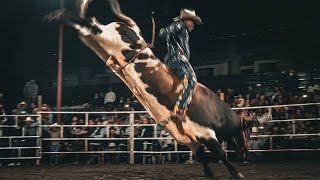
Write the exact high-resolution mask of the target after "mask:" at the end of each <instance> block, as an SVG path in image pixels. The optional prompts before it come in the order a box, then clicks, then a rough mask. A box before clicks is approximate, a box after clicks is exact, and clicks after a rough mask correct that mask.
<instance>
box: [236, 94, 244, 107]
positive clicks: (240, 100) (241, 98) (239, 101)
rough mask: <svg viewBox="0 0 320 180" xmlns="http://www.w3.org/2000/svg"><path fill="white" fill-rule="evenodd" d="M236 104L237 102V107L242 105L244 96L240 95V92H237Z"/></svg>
mask: <svg viewBox="0 0 320 180" xmlns="http://www.w3.org/2000/svg"><path fill="white" fill-rule="evenodd" d="M236 104H237V107H243V106H244V98H243V97H242V94H239V96H238V98H237V102H236Z"/></svg>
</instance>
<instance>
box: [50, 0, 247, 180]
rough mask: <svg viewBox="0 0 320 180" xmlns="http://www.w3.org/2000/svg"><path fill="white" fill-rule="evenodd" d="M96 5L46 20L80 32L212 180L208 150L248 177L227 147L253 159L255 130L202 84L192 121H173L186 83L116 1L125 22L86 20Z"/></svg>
mask: <svg viewBox="0 0 320 180" xmlns="http://www.w3.org/2000/svg"><path fill="white" fill-rule="evenodd" d="M91 1H92V0H80V1H79V2H78V4H77V6H76V7H78V10H79V12H78V13H74V12H72V11H67V10H66V9H60V10H57V11H55V12H53V13H51V14H49V15H47V16H46V19H47V20H49V21H50V22H52V21H55V22H59V23H63V24H65V25H69V26H71V27H73V28H75V29H76V30H77V31H78V32H79V38H80V39H81V41H82V42H83V43H84V44H85V45H86V46H87V47H89V48H90V49H91V50H93V51H94V52H95V53H96V54H97V55H98V56H99V57H100V58H101V59H102V60H103V61H104V62H105V63H106V65H107V66H109V67H110V68H111V69H112V70H113V72H114V73H115V74H116V75H117V76H119V77H120V79H121V80H122V81H123V82H124V83H125V84H126V85H127V86H128V87H129V88H130V90H131V91H132V92H133V94H134V95H135V96H136V97H137V99H138V100H139V101H140V103H141V104H142V105H143V107H144V108H145V109H146V110H147V111H148V112H149V113H150V115H151V116H152V117H153V118H154V119H155V121H156V122H157V123H158V124H160V125H162V126H163V128H165V130H166V131H168V132H169V133H170V134H171V135H172V136H173V138H174V139H175V140H176V141H177V142H179V143H182V144H185V145H187V146H188V147H190V149H191V150H192V151H193V153H194V154H195V155H196V157H197V159H198V161H200V162H201V163H202V164H203V167H204V174H205V176H206V177H214V175H213V172H212V171H211V169H210V168H209V166H208V163H209V158H208V155H207V154H206V153H205V147H206V148H207V149H208V150H210V151H211V152H212V153H215V154H216V155H217V157H218V158H219V159H220V160H222V162H223V163H224V164H225V166H226V167H227V168H228V170H229V172H230V174H231V175H232V176H233V178H238V179H241V178H244V176H243V175H242V174H241V173H240V172H239V171H238V170H237V169H236V167H235V166H233V165H232V164H231V163H230V161H229V160H228V158H227V156H226V153H225V152H224V150H223V149H222V146H221V142H223V141H226V142H227V143H228V144H232V145H233V147H235V151H236V152H237V153H238V154H239V155H240V156H243V155H244V154H246V153H248V146H247V143H246V142H247V139H248V138H249V137H250V133H251V126H250V124H249V125H248V123H247V122H245V121H242V120H241V118H240V116H239V115H238V114H236V113H235V112H234V111H233V110H232V109H231V108H230V107H229V106H228V105H227V104H226V103H225V102H223V101H222V100H220V98H219V97H218V96H217V95H216V94H215V93H213V92H212V91H211V90H210V89H208V88H207V87H205V86H204V85H202V84H200V83H197V84H196V86H195V88H194V94H193V97H192V101H191V103H190V105H189V108H188V110H187V112H186V115H185V116H183V117H181V116H180V117H179V116H172V111H173V108H174V105H175V102H176V100H177V98H178V95H179V94H180V91H181V90H182V83H181V81H180V79H179V78H178V77H177V76H176V75H174V74H173V72H171V71H170V70H169V69H168V68H167V66H166V65H165V64H164V63H163V62H162V61H161V60H160V59H159V58H157V57H156V56H155V55H154V54H153V52H152V50H151V48H150V47H149V46H148V43H146V41H145V40H144V39H143V37H142V36H141V32H140V29H139V27H138V25H137V24H136V22H135V21H134V20H133V19H131V18H130V17H128V16H127V15H125V14H124V13H122V11H121V9H120V5H119V3H118V2H117V1H116V0H109V1H108V2H109V4H110V6H111V10H112V12H113V13H114V14H115V16H116V17H117V18H119V19H120V20H121V22H112V23H110V24H107V25H103V24H101V23H99V22H98V21H97V20H96V19H95V18H94V17H92V18H88V17H86V12H87V9H88V6H89V4H90V2H91Z"/></svg>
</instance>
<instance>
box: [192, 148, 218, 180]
mask: <svg viewBox="0 0 320 180" xmlns="http://www.w3.org/2000/svg"><path fill="white" fill-rule="evenodd" d="M195 155H196V157H197V158H198V160H199V161H200V162H201V163H202V166H203V170H204V176H205V177H209V178H214V174H213V172H212V170H211V169H210V167H209V165H208V163H209V158H208V157H207V156H208V155H206V153H205V147H204V146H203V145H201V146H199V148H198V149H197V151H196V152H195Z"/></svg>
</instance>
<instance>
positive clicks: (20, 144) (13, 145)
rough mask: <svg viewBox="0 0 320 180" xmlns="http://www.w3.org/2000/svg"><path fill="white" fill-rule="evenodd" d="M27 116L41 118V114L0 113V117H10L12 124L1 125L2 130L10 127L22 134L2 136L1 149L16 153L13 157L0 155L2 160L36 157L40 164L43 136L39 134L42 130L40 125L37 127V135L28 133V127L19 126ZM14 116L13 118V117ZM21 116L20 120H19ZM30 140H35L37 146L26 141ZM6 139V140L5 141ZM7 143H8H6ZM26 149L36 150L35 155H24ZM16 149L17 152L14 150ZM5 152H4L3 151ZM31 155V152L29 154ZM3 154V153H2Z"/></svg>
mask: <svg viewBox="0 0 320 180" xmlns="http://www.w3.org/2000/svg"><path fill="white" fill-rule="evenodd" d="M26 117H35V118H36V119H38V120H39V118H40V115H0V118H2V119H4V118H9V121H10V122H9V124H12V125H3V124H1V125H0V128H1V130H2V131H3V130H4V129H5V128H10V129H14V131H17V130H19V133H21V135H10V136H8V135H7V134H4V135H5V136H0V140H1V147H0V151H3V150H7V151H8V150H9V151H10V152H9V154H11V155H12V154H16V156H12V157H0V160H29V159H34V160H36V164H37V165H39V164H40V159H41V137H40V135H39V132H40V127H35V128H36V134H35V135H30V136H29V135H26V133H25V132H26V127H24V126H22V127H20V126H19V123H20V122H19V121H21V118H26ZM12 118H13V119H12ZM19 118H20V120H19ZM30 140H33V141H34V142H35V143H31V144H35V146H34V145H33V146H32V145H31V146H28V145H30V144H28V143H26V142H29V141H30ZM4 141H6V142H4ZM5 144H6V145H5ZM25 150H34V151H35V152H34V154H35V156H23V155H24V153H23V151H25ZM13 151H16V152H13ZM2 153H3V152H2ZM28 155H29V154H28ZM2 156H3V155H2Z"/></svg>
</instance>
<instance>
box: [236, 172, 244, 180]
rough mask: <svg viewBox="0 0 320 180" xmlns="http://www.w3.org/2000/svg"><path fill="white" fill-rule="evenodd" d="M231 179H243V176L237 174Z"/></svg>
mask: <svg viewBox="0 0 320 180" xmlns="http://www.w3.org/2000/svg"><path fill="white" fill-rule="evenodd" d="M233 179H244V176H243V175H242V174H241V173H239V172H238V173H235V174H234V175H233Z"/></svg>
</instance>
